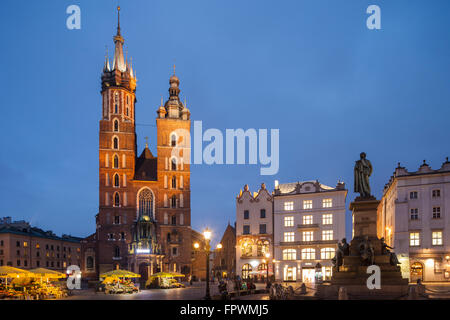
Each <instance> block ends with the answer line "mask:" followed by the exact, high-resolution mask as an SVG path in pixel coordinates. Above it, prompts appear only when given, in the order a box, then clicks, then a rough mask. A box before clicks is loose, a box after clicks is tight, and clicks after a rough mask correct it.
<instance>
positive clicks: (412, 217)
mask: <svg viewBox="0 0 450 320" xmlns="http://www.w3.org/2000/svg"><path fill="white" fill-rule="evenodd" d="M377 224H378V226H377V229H378V237H380V238H381V237H384V238H385V239H386V242H387V244H388V245H390V246H391V247H394V251H395V253H396V254H397V256H398V258H399V260H400V262H401V263H402V273H403V276H404V277H408V278H410V280H411V281H416V280H417V279H421V280H423V281H450V162H449V161H448V158H447V161H445V162H444V163H443V164H442V166H441V168H439V169H437V170H433V169H431V168H430V166H429V165H428V164H427V163H426V162H425V160H424V162H423V164H422V165H421V166H420V168H419V170H418V171H415V172H408V171H407V170H406V169H405V168H404V167H401V166H400V163H399V164H398V167H397V168H396V169H395V172H394V175H393V176H392V177H391V179H390V181H389V182H388V183H387V184H386V186H385V188H384V192H383V197H382V199H381V202H380V204H379V206H378V215H377Z"/></svg>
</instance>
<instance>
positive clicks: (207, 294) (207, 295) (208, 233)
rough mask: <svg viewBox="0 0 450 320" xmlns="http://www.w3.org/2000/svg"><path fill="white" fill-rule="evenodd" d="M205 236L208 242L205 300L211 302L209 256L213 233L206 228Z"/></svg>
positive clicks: (206, 248)
mask: <svg viewBox="0 0 450 320" xmlns="http://www.w3.org/2000/svg"><path fill="white" fill-rule="evenodd" d="M203 236H204V237H205V240H206V247H205V251H206V293H205V300H211V295H210V292H209V255H210V254H211V243H210V240H211V231H210V230H209V229H208V228H206V229H205V231H203Z"/></svg>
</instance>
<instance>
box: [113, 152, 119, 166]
mask: <svg viewBox="0 0 450 320" xmlns="http://www.w3.org/2000/svg"><path fill="white" fill-rule="evenodd" d="M113 165H114V168H118V167H119V156H118V155H117V154H116V155H115V156H114V163H113Z"/></svg>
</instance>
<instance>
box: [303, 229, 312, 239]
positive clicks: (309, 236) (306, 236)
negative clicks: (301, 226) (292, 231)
mask: <svg viewBox="0 0 450 320" xmlns="http://www.w3.org/2000/svg"><path fill="white" fill-rule="evenodd" d="M302 240H303V241H314V232H313V231H303V236H302Z"/></svg>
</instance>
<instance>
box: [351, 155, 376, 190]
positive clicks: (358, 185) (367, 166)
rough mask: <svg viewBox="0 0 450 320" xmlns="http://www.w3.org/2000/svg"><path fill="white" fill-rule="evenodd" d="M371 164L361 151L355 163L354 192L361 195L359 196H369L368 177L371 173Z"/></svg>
mask: <svg viewBox="0 0 450 320" xmlns="http://www.w3.org/2000/svg"><path fill="white" fill-rule="evenodd" d="M372 170H373V169H372V164H371V163H370V161H369V160H367V159H366V153H365V152H361V154H360V159H359V160H358V161H356V163H355V170H354V175H355V192H358V193H359V194H360V195H361V198H370V197H371V194H370V185H369V177H370V175H371V174H372Z"/></svg>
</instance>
